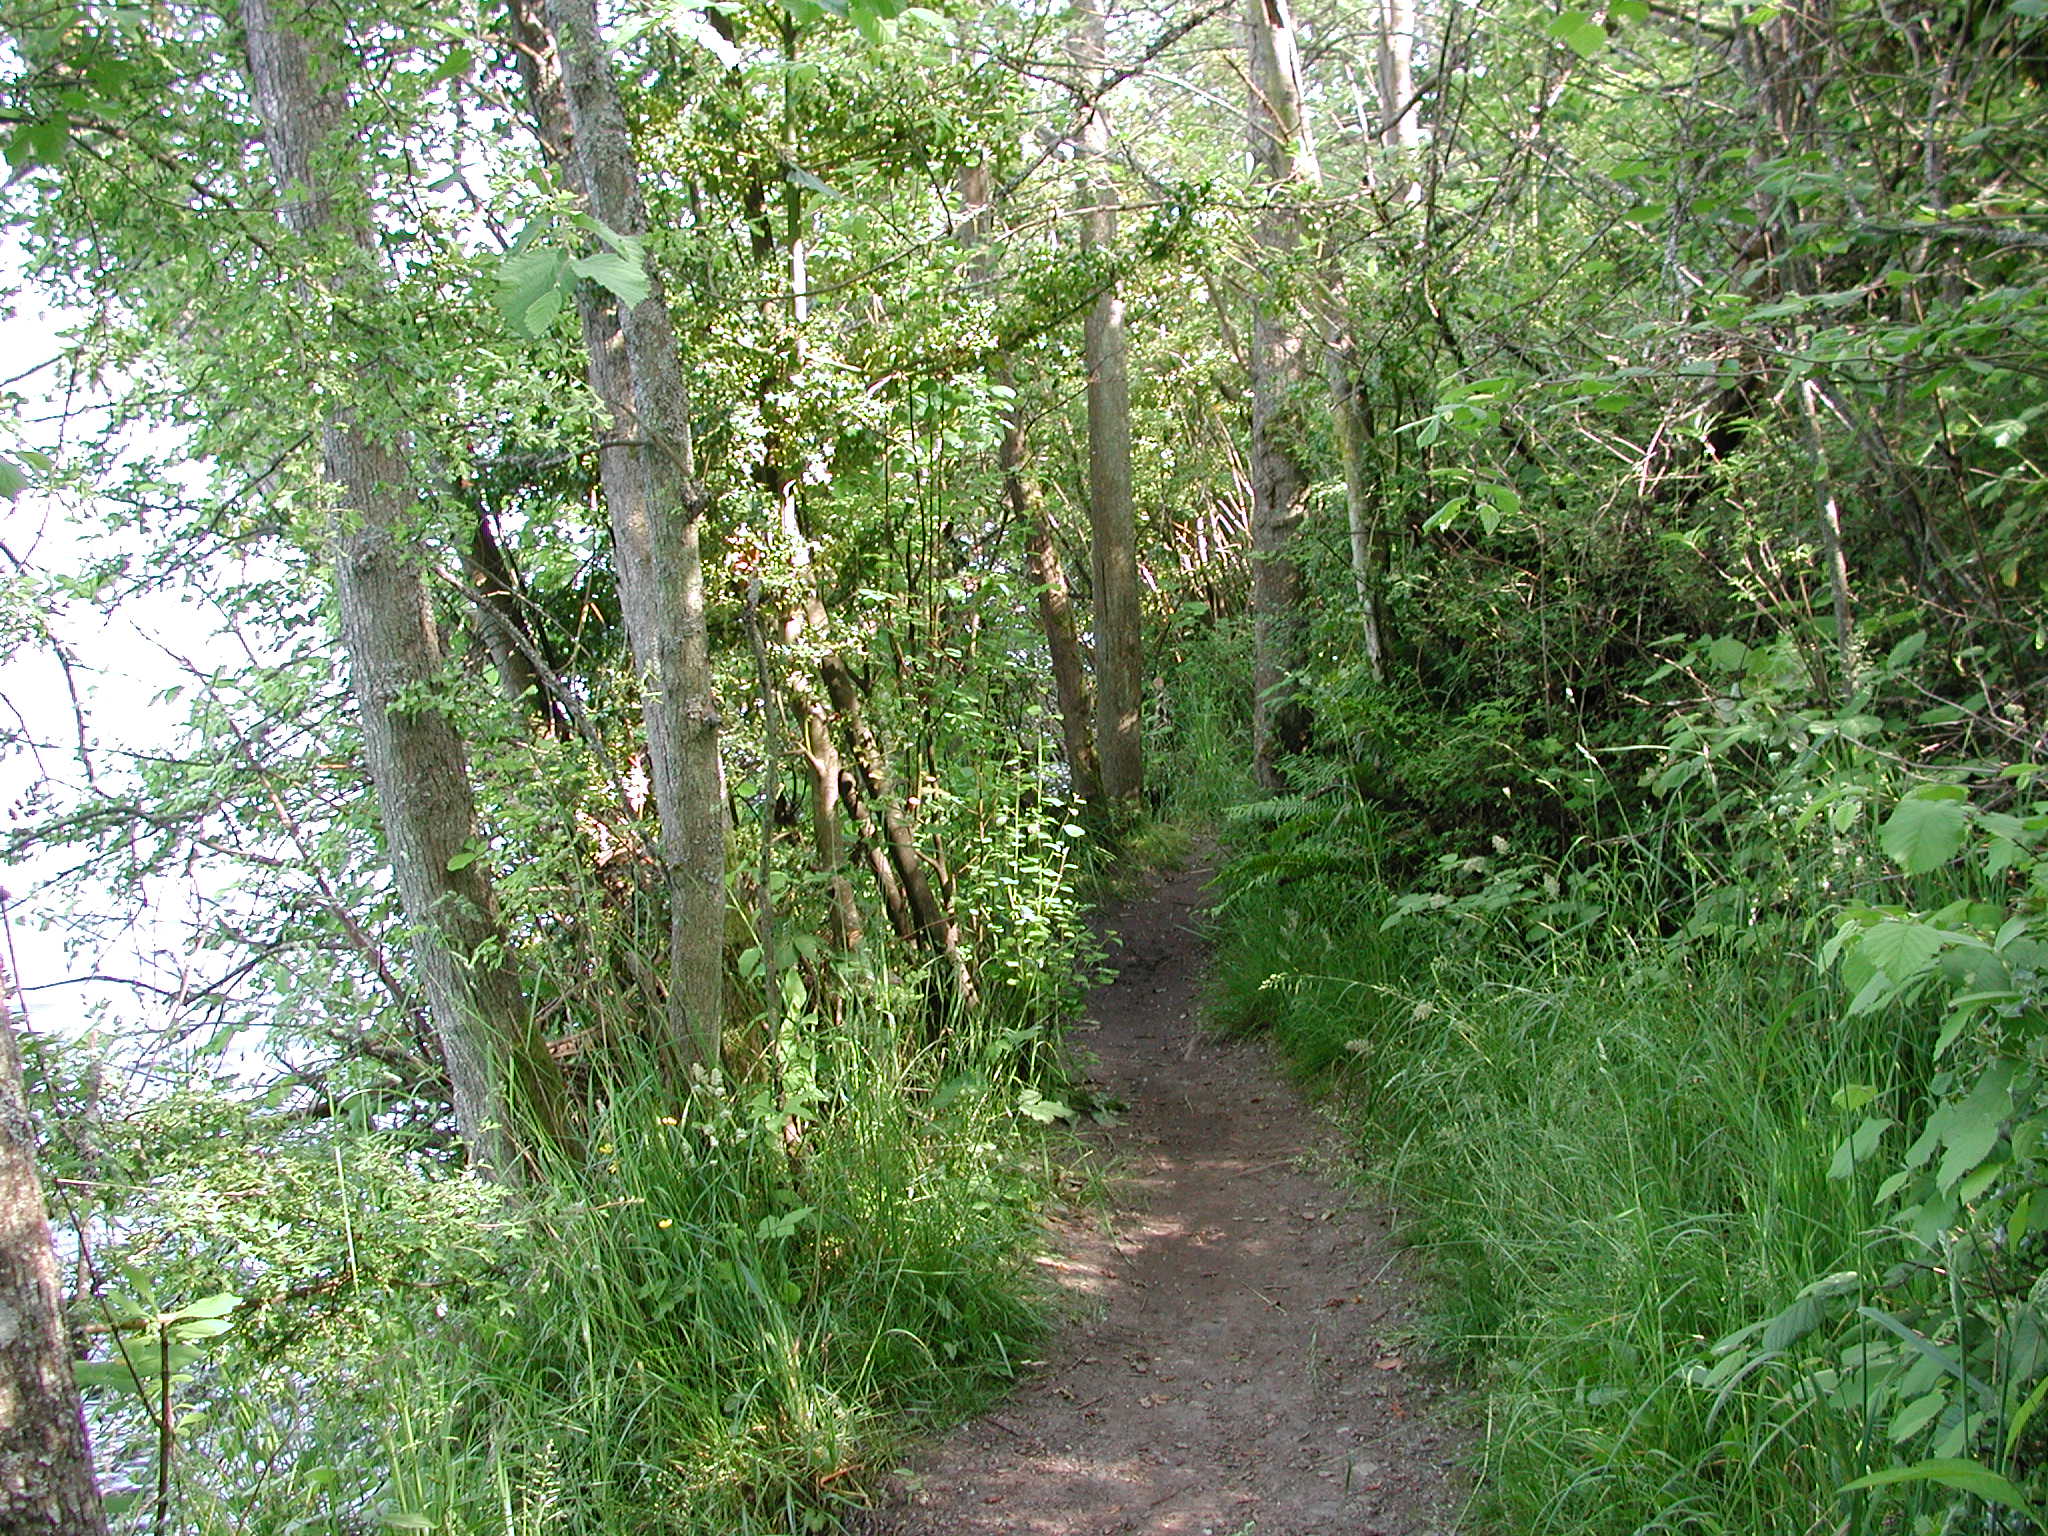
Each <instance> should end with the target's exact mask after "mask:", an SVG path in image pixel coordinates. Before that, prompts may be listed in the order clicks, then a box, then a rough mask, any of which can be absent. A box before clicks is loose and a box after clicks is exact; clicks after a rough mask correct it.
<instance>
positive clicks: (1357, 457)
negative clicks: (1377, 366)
mask: <svg viewBox="0 0 2048 1536" xmlns="http://www.w3.org/2000/svg"><path fill="white" fill-rule="evenodd" d="M1331 304H1332V307H1333V308H1334V309H1336V310H1337V311H1339V313H1338V314H1337V315H1336V316H1335V317H1333V321H1332V324H1333V327H1334V328H1335V333H1334V334H1333V335H1332V336H1331V338H1330V341H1329V345H1328V347H1327V349H1326V352H1325V356H1324V366H1325V369H1326V371H1327V373H1328V376H1329V385H1330V421H1331V426H1332V427H1333V429H1334V431H1335V435H1336V439H1337V453H1338V456H1339V457H1340V458H1341V459H1342V460H1343V464H1344V515H1345V522H1346V525H1347V528H1348V531H1349V533H1350V535H1351V581H1352V585H1353V586H1354V587H1355V588H1356V589H1357V592H1358V613H1359V621H1360V623H1361V625H1362V626H1363V628H1364V632H1365V634H1364V639H1365V660H1366V665H1367V666H1369V667H1370V668H1371V669H1372V677H1373V681H1374V682H1376V683H1384V682H1385V681H1386V680H1387V604H1386V581H1387V541H1386V531H1385V527H1384V524H1383V520H1382V519H1381V517H1380V515H1379V506H1378V504H1377V502H1376V501H1375V499H1374V496H1373V487H1372V482H1371V477H1370V476H1369V475H1368V474H1367V473H1366V467H1365V445H1366V438H1367V435H1368V423H1367V419H1366V412H1365V401H1364V398H1363V396H1362V395H1361V393H1360V390H1359V384H1358V379H1357V375H1356V373H1355V371H1354V361H1353V358H1352V355H1351V348H1350V346H1349V344H1348V343H1349V339H1350V338H1349V330H1348V327H1347V326H1345V324H1344V320H1345V317H1344V316H1343V314H1342V310H1343V308H1344V294H1343V289H1342V288H1341V287H1340V286H1337V285H1335V284H1333V285H1332V292H1331Z"/></svg>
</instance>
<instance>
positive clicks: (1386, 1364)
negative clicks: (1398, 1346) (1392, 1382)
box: [1372, 1355, 1408, 1371]
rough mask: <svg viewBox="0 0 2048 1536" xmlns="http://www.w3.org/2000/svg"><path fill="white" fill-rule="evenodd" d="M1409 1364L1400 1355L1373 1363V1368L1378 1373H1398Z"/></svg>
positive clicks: (1389, 1356)
mask: <svg viewBox="0 0 2048 1536" xmlns="http://www.w3.org/2000/svg"><path fill="white" fill-rule="evenodd" d="M1407 1363H1408V1362H1407V1361H1405V1360H1403V1359H1402V1358H1401V1357H1400V1356H1399V1355H1388V1356H1387V1357H1386V1358H1385V1359H1383V1360H1375V1361H1373V1363H1372V1368H1373V1369H1374V1370H1376V1371H1398V1370H1400V1369H1401V1367H1402V1366H1404V1365H1406V1364H1407Z"/></svg>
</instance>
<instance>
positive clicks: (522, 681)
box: [464, 505, 569, 738]
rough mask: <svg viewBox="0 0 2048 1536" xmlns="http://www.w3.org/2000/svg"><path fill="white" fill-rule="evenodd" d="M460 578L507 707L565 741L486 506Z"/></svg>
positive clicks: (480, 508)
mask: <svg viewBox="0 0 2048 1536" xmlns="http://www.w3.org/2000/svg"><path fill="white" fill-rule="evenodd" d="M464 574H465V575H466V576H467V577H468V580H469V594H470V597H469V601H470V606H471V608H472V609H473V610H474V611H475V614H476V629H477V633H478V635H479V637H480V638H481V639H482V640H483V643H484V649H485V650H486V651H487V652H489V654H490V658H491V667H492V669H493V670H494V671H495V672H496V673H497V674H498V687H499V690H500V692H502V693H503V694H504V696H505V700H506V702H507V703H509V704H511V705H513V706H514V707H515V708H518V709H521V710H524V711H527V712H528V713H530V714H533V715H536V716H538V717H539V722H540V725H541V727H542V729H544V730H545V731H547V733H548V734H549V735H552V736H561V737H565V738H566V737H567V735H568V734H569V730H568V726H569V722H568V721H567V720H566V719H564V718H563V715H562V710H561V706H560V705H559V704H557V703H556V702H555V698H554V695H553V694H551V693H550V692H549V691H548V687H547V680H546V679H545V678H544V677H542V675H541V670H540V668H539V667H538V666H536V665H535V663H534V658H535V656H536V655H538V654H539V652H540V642H539V637H538V636H536V635H535V634H534V631H533V626H532V625H531V624H529V623H528V622H527V619H526V615H525V614H524V613H522V612H521V611H520V596H521V593H520V588H519V580H518V578H517V576H515V575H514V574H513V571H512V562H511V561H510V560H508V559H507V558H506V557H505V549H504V546H503V545H502V544H500V543H499V542H498V531H497V528H496V526H495V524H494V522H493V519H492V517H491V513H490V509H489V508H488V507H485V506H482V505H479V506H478V507H477V509H476V527H475V530H474V531H473V532H472V534H471V536H470V541H469V559H468V561H467V562H466V564H465V569H464Z"/></svg>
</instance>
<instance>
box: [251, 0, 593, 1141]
mask: <svg viewBox="0 0 2048 1536" xmlns="http://www.w3.org/2000/svg"><path fill="white" fill-rule="evenodd" d="M242 24H243V30H244V35H245V40H246V46H247V52H248V65H249V76H250V80H251V83H252V85H253V88H254V100H255V105H256V110H257V113H258V115H259V116H260V118H261V119H262V124H263V135H264V141H265V143H266V144H267V145H268V147H269V151H270V158H271V162H272V173H273V175H274V177H275V179H276V183H277V188H278V193H279V197H280V214H281V217H282V218H283V220H284V222H285V224H286V225H287V227H288V228H290V229H291V231H292V232H293V233H294V234H296V235H297V236H299V237H300V239H301V241H302V243H303V246H304V248H305V250H306V251H307V252H308V254H309V255H311V256H313V257H316V258H318V259H321V260H323V261H326V262H331V263H332V267H331V270H330V275H329V276H328V277H327V278H326V280H325V281H326V286H327V288H328V291H329V292H330V293H331V294H332V295H333V297H334V298H335V300H336V301H337V303H343V304H345V303H346V302H347V301H349V300H351V299H353V300H356V301H359V302H361V301H365V300H367V299H368V298H369V297H372V296H374V291H375V288H376V286H377V284H376V276H375V273H374V270H373V269H371V268H370V261H371V252H372V251H373V250H374V248H375V236H374V233H373V231H372V229H371V226H370V224H369V222H368V217H367V214H366V213H365V211H364V209H363V206H362V205H363V189H362V187H361V185H360V184H359V183H357V182H355V181H354V180H353V178H352V177H351V176H350V174H349V172H348V171H347V169H346V168H345V163H344V161H343V158H342V156H343V149H344V146H343V145H342V143H341V142H340V139H341V133H340V130H341V129H342V128H343V126H344V114H345V102H344V100H343V97H342V95H341V92H340V89H339V84H338V71H337V69H336V67H335V65H334V63H333V60H332V57H331V55H330V56H323V55H324V53H325V50H323V49H322V48H321V47H320V46H319V44H317V43H316V41H315V39H314V38H313V37H312V36H310V35H309V34H307V33H305V32H302V31H300V30H298V29H297V27H296V26H295V25H293V24H289V23H287V22H286V21H285V19H284V18H283V17H282V16H281V15H280V14H279V12H278V11H277V10H276V8H275V7H274V6H273V4H272V0H245V3H244V4H243V6H242ZM373 334H374V333H373V332H371V331H370V329H369V328H368V327H364V329H363V331H362V332H361V334H360V336H359V337H358V345H359V347H360V349H361V350H360V356H359V369H360V373H361V376H362V377H363V378H365V379H367V380H374V379H376V378H378V377H379V376H380V373H381V371H382V370H384V369H386V368H388V367H393V366H395V365H394V364H393V363H392V362H391V361H390V360H389V359H387V358H384V357H382V356H380V355H379V352H378V349H377V346H376V344H375V342H374V340H373V339H372V337H373ZM320 441H321V458H322V461H323V463H324V465H325V469H326V475H327V479H328V481H329V482H330V484H331V485H332V486H333V487H334V489H335V491H336V493H337V494H338V496H339V498H340V502H341V505H340V507H338V508H337V509H336V512H335V515H334V519H333V528H332V533H331V545H332V561H333V570H334V592H335V601H336V606H337V608H338V609H339V610H340V615H341V635H342V644H343V647H344V648H345V650H346V651H347V653H348V658H349V676H350V683H351V687H352V689H353V691H354V694H355V699H356V706H357V712H358V715H359V717H360V720H361V725H362V733H363V753H364V757H365V758H366V760H367V763H368V767H369V770H370V777H371V780H372V782H373V783H374V784H375V786H376V792H377V803H378V808H379V811H380V813H381V816H382V820H383V824H384V835H385V841H386V843H387V845H388V847H389V850H390V856H391V863H392V871H393V874H394V875H395V877H396V882H397V885H398V891H399V896H400V899H401V901H402V903H403V905H404V908H405V913H406V917H407V919H408V920H409V921H410V922H411V924H412V925H413V927H414V929H415V931H416V933H417V935H418V938H417V941H416V950H415V958H416V962H417V965H418V968H419V971H420V976H421V981H422V984H423V987H424V990H425V992H426V994H427V1001H428V1007H429V1010H430V1011H431V1013H432V1015H433V1019H434V1026H435V1031H436V1034H437V1036H438V1037H439V1040H440V1043H441V1049H442V1053H443V1055H444V1056H445V1058H446V1060H447V1064H448V1076H449V1082H450V1086H451V1088H452V1090H453V1094H454V1099H455V1115H456V1120H457V1123H458V1124H459V1126H460V1128H461V1131H462V1135H463V1138H464V1140H465V1141H466V1142H467V1143H468V1144H469V1146H470V1149H471V1151H472V1153H473V1154H474V1155H475V1156H476V1157H477V1159H478V1160H479V1161H480V1162H482V1163H484V1164H485V1165H487V1166H488V1167H490V1168H491V1169H492V1170H493V1171H494V1172H495V1173H496V1174H498V1175H499V1176H500V1177H504V1178H516V1177H518V1176H519V1173H520V1169H521V1166H522V1158H524V1157H527V1156H528V1155H529V1154H530V1153H531V1151H532V1150H533V1146H534V1143H535V1141H536V1140H550V1139H556V1138H559V1137H561V1136H562V1135H563V1134H564V1133H565V1130H566V1125H567V1098H566V1093H565V1090H564V1088H563V1083H562V1074H561V1068H560V1066H559V1065H558V1064H557V1063H556V1061H555V1059H554V1058H553V1056H551V1055H550V1054H549V1052H548V1049H547V1043H546V1041H545V1040H544V1039H543V1038H542V1036H541V1033H540V1030H539V1028H538V1027H537V1025H536V1024H535V1022H534V1019H533V1015H532V1012H531V1010H530V1009H529V1008H528V1007H527V1003H526V999H525V997H524V996H523V995H522V992H521V989H520V985H519V981H518V977H517V976H516V974H515V973H514V971H513V968H512V962H511V958H510V954H509V950H508V946H507V944H506V939H505V934H504V932H503V929H502V928H501V926H500V924H499V921H498V912H497V904H496V901H495V898H494V896H493V894H492V891H491V887H490V883H489V881H488V879H487V878H486V875H485V865H484V861H483V860H482V859H480V858H479V857H478V856H477V854H478V833H477V824H476V810H475V801H474V798H473V794H472V791H471V787H470V780H469V769H468V763H467V760H466V757H465V754H464V751H463V745H462V741H461V739H460V738H459V737H458V736H457V735H456V732H455V728H454V725H453V723H452V722H451V721H450V720H449V718H448V716H447V714H446V713H445V712H444V711H443V710H442V709H440V708H438V707H436V706H435V705H434V704H433V703H431V702H430V701H429V700H428V699H427V697H426V695H427V694H428V692H429V691H430V690H431V688H432V686H433V684H434V681H435V679H436V678H437V677H439V675H440V673H441V670H442V666H443V656H442V652H441V643H440V638H439V635H438V634H437V632H436V630H435V626H434V622H433V616H432V610H431V608H430V607H429V605H428V603H427V600H426V595H425V593H424V591H423V590H422V588H421V584H420V577H419V572H418V569H417V566H416V564H415V562H414V560H413V558H412V556H411V555H410V553H409V552H408V550H407V548H406V545H405V524H406V522H407V520H408V518H410V517H411V516H412V515H413V513H414V511H415V509H416V508H417V506H418V504H419V493H418V488H417V485H416V483H415V481H414V478H413V474H412V470H411V466H410V465H409V464H408V463H407V461H406V457H405V455H404V453H403V451H402V447H401V445H400V443H398V442H397V441H395V440H394V438H393V436H392V435H391V428H390V427H389V426H388V424H386V425H383V426H381V428H380V427H379V426H373V425H372V424H370V423H368V422H366V421H365V420H364V419H363V418H362V416H361V415H360V414H359V413H358V412H357V411H356V410H354V409H352V408H351V407H349V406H347V405H341V406H337V407H335V408H334V409H332V410H331V411H330V412H329V414H328V417H327V420H326V421H325V422H324V423H323V424H322V426H321V438H320Z"/></svg>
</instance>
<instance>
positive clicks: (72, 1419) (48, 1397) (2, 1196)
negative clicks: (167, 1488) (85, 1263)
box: [0, 969, 107, 1536]
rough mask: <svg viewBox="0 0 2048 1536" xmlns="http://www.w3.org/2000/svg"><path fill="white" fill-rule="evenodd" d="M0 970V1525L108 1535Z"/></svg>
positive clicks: (61, 1534)
mask: <svg viewBox="0 0 2048 1536" xmlns="http://www.w3.org/2000/svg"><path fill="white" fill-rule="evenodd" d="M9 986H10V982H9V981H8V978H7V972H6V971H5V970H4V969H0V1531H7V1532H10V1533H19V1536H106V1530H107V1517H106V1513H105V1511H104V1510H103V1509H102V1508H101V1507H100V1491H99V1486H98V1484H96V1483H95V1482H94V1481H93V1470H92V1448H91V1446H90V1445H89V1444H88V1443H87V1440H86V1434H85V1414H84V1411H83V1409H82V1408H81V1407H80V1404H79V1401H78V1388H77V1386H76V1385H75V1384H74V1382H73V1381H72V1377H71V1337H70V1333H69V1330H67V1329H66V1328H65V1326H64V1307H63V1292H62V1291H61V1290H60V1289H59V1287H58V1284H57V1255H56V1253H55V1251H54V1250H53V1249H52V1248H51V1246H50V1220H49V1215H48V1213H47V1212H46V1210H45V1209H44V1206H43V1186H42V1184H41V1182H40V1181H39V1180H38V1179H37V1177H36V1128H35V1121H34V1120H33V1119H32V1118H31V1117H30V1115H29V1112H28V1095H27V1093H26V1091H25V1090H24V1088H23V1086H22V1080H21V1052H20V1048H19V1046H18V1045H17V1044H16V1041H15V1037H14V1017H13V1014H12V1013H11V1012H10V1010H9V1008H8V1006H7V990H8V987H9Z"/></svg>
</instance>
